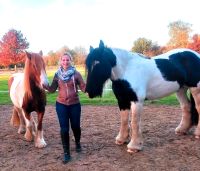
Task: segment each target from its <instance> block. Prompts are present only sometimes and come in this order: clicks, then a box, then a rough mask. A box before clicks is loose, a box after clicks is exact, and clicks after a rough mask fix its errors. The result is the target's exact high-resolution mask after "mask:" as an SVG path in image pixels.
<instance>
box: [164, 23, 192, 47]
mask: <svg viewBox="0 0 200 171" xmlns="http://www.w3.org/2000/svg"><path fill="white" fill-rule="evenodd" d="M168 27H169V36H170V40H169V42H168V43H167V49H168V50H170V49H175V48H186V47H187V44H188V42H189V38H190V33H191V31H192V30H191V24H189V23H186V22H183V21H181V20H178V21H175V22H171V23H170V24H169V26H168Z"/></svg>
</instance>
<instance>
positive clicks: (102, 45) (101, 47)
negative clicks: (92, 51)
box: [99, 40, 104, 50]
mask: <svg viewBox="0 0 200 171" xmlns="http://www.w3.org/2000/svg"><path fill="white" fill-rule="evenodd" d="M99 49H102V50H103V49H104V43H103V41H102V40H100V42H99Z"/></svg>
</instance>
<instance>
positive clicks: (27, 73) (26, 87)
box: [24, 58, 32, 98]
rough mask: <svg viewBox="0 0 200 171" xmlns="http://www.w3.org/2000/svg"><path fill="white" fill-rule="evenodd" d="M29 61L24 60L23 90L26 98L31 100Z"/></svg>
mask: <svg viewBox="0 0 200 171" xmlns="http://www.w3.org/2000/svg"><path fill="white" fill-rule="evenodd" d="M30 64H31V61H30V59H28V58H27V59H26V62H25V68H24V90H25V93H27V96H28V97H27V98H32V91H31V84H30Z"/></svg>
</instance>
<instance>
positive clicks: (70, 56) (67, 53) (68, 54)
mask: <svg viewBox="0 0 200 171" xmlns="http://www.w3.org/2000/svg"><path fill="white" fill-rule="evenodd" d="M63 56H68V57H69V58H70V60H71V62H72V61H73V58H72V55H71V53H69V52H65V53H64V54H63V55H61V56H60V59H59V62H58V64H59V65H61V60H62V57H63ZM71 64H72V63H71Z"/></svg>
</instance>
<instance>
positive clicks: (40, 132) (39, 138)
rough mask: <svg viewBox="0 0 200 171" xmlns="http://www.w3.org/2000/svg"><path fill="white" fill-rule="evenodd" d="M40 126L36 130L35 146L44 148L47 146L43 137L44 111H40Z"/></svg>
mask: <svg viewBox="0 0 200 171" xmlns="http://www.w3.org/2000/svg"><path fill="white" fill-rule="evenodd" d="M37 114H38V126H37V131H36V137H35V147H37V148H43V147H46V145H47V144H46V142H45V140H44V137H43V130H42V120H43V116H44V112H38V113H37Z"/></svg>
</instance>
